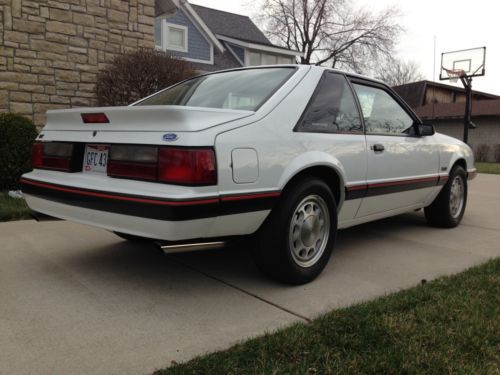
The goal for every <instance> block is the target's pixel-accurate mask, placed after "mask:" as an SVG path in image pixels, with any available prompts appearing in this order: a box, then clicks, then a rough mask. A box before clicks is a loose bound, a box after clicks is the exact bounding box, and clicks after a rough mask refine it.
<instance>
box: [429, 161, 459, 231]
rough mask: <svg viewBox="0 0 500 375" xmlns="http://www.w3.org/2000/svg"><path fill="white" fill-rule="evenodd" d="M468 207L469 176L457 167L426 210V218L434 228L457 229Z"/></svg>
mask: <svg viewBox="0 0 500 375" xmlns="http://www.w3.org/2000/svg"><path fill="white" fill-rule="evenodd" d="M466 205H467V174H466V173H465V170H464V169H463V167H461V166H459V165H457V166H455V167H453V169H452V170H451V172H450V176H449V178H448V182H447V183H446V184H445V185H444V187H443V189H442V190H441V192H440V193H439V195H438V196H437V197H436V199H434V202H432V204H431V205H430V206H428V207H426V208H425V210H424V211H425V218H426V219H427V222H428V223H429V224H430V225H432V226H435V227H440V228H455V227H456V226H457V225H458V224H460V222H461V221H462V218H463V216H464V212H465V207H466Z"/></svg>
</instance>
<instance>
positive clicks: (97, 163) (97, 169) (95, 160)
mask: <svg viewBox="0 0 500 375" xmlns="http://www.w3.org/2000/svg"><path fill="white" fill-rule="evenodd" d="M108 151H109V146H106V145H86V146H85V155H84V157H83V171H84V172H87V173H106V167H107V165H108Z"/></svg>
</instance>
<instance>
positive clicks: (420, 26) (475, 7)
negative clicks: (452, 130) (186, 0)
mask: <svg viewBox="0 0 500 375" xmlns="http://www.w3.org/2000/svg"><path fill="white" fill-rule="evenodd" d="M352 1H353V4H354V6H357V7H363V8H368V9H371V10H373V11H377V10H380V9H383V8H385V7H387V6H392V5H395V6H397V7H398V8H399V9H400V11H401V17H400V19H399V20H400V25H401V26H403V27H404V28H405V29H406V31H405V32H404V33H403V34H402V35H401V37H400V39H399V43H398V45H397V47H396V54H397V56H398V57H399V58H401V59H403V60H411V61H415V62H416V63H417V64H418V65H419V67H420V72H421V73H422V74H423V75H424V76H425V78H426V79H428V80H433V72H434V37H435V38H436V69H435V71H436V77H435V78H436V80H439V65H440V59H441V52H447V51H455V50H460V49H466V48H473V47H483V46H486V47H487V51H486V75H485V76H484V77H476V78H474V79H473V82H472V86H473V89H474V90H479V91H485V92H489V93H493V94H498V95H500V41H499V39H500V19H499V17H498V15H499V14H500V2H499V1H498V0H474V1H472V0H468V1H464V0H455V1H453V0H399V1H397V0H352ZM190 2H191V3H193V4H198V5H203V6H207V7H211V8H216V9H221V10H225V11H228V12H234V13H239V14H244V15H247V16H250V17H255V16H257V15H258V7H257V6H256V5H255V4H256V3H257V1H255V0H254V1H249V0H190ZM445 83H446V82H445ZM457 85H461V84H460V83H458V84H457Z"/></svg>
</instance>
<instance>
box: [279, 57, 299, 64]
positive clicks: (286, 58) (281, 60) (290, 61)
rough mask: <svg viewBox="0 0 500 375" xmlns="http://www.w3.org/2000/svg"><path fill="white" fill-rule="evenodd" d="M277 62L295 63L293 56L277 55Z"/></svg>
mask: <svg viewBox="0 0 500 375" xmlns="http://www.w3.org/2000/svg"><path fill="white" fill-rule="evenodd" d="M278 64H295V58H293V57H288V56H286V57H285V56H279V57H278Z"/></svg>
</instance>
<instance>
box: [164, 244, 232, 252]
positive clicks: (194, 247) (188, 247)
mask: <svg viewBox="0 0 500 375" xmlns="http://www.w3.org/2000/svg"><path fill="white" fill-rule="evenodd" d="M156 246H157V247H158V248H159V249H160V250H161V251H163V252H164V253H165V254H175V253H186V252H189V251H199V250H214V249H221V248H223V247H225V246H226V242H224V241H215V242H195V243H184V244H174V245H172V244H169V245H167V244H162V243H161V242H157V243H156Z"/></svg>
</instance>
